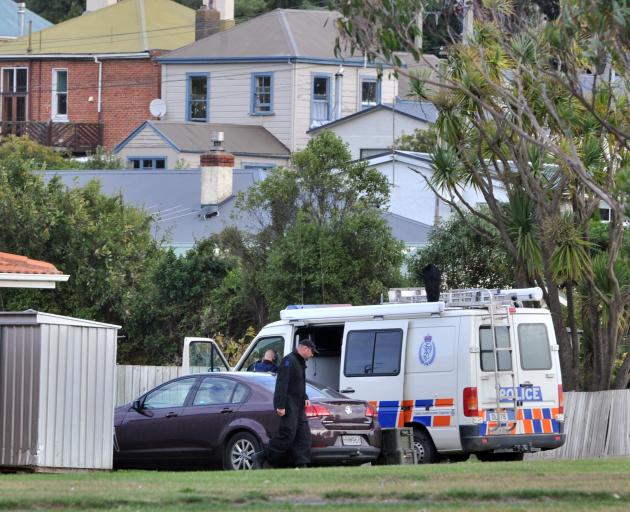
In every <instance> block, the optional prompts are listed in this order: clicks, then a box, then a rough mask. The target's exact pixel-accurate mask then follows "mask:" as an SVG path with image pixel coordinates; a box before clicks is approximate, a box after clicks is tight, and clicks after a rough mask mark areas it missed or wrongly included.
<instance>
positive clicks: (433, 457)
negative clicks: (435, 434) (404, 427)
mask: <svg viewBox="0 0 630 512" xmlns="http://www.w3.org/2000/svg"><path fill="white" fill-rule="evenodd" d="M413 448H414V450H415V452H416V456H417V463H418V464H432V463H434V462H436V461H437V459H438V454H437V450H436V449H435V445H434V444H433V439H431V436H430V435H429V433H428V432H427V431H426V430H421V429H419V428H414V429H413Z"/></svg>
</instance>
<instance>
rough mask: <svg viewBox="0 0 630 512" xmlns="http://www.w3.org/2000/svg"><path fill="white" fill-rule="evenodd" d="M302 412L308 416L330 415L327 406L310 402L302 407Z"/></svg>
mask: <svg viewBox="0 0 630 512" xmlns="http://www.w3.org/2000/svg"><path fill="white" fill-rule="evenodd" d="M304 413H305V414H306V416H307V417H308V418H313V417H318V416H330V411H329V410H328V408H327V407H324V406H323V405H320V404H311V405H307V406H306V407H305V408H304Z"/></svg>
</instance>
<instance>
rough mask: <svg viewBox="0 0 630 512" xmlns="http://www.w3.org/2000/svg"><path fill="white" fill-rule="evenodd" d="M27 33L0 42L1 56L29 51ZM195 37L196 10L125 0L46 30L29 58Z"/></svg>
mask: <svg viewBox="0 0 630 512" xmlns="http://www.w3.org/2000/svg"><path fill="white" fill-rule="evenodd" d="M28 40H29V38H28V36H24V37H20V38H18V39H16V40H15V41H9V42H6V43H3V44H1V45H0V57H1V56H7V55H22V54H25V53H27V48H28ZM194 40H195V11H194V10H193V9H190V8H188V7H185V6H183V5H180V4H178V3H176V2H173V1H172V0H122V1H120V2H118V3H116V4H114V5H110V6H109V7H104V8H102V9H98V10H96V11H92V12H88V13H85V14H83V15H82V16H77V17H76V18H72V19H70V20H67V21H64V22H63V23H59V24H58V25H54V26H52V27H49V28H45V29H44V30H41V31H40V32H38V33H37V34H36V35H35V36H33V37H32V51H31V52H30V53H28V56H29V57H33V56H35V57H37V56H38V55H48V54H55V55H56V54H64V55H66V54H74V55H83V54H87V55H90V54H118V53H138V52H146V51H149V50H173V49H175V48H179V47H181V46H184V45H186V44H189V43H190V42H192V41H194Z"/></svg>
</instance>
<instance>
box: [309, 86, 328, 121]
mask: <svg viewBox="0 0 630 512" xmlns="http://www.w3.org/2000/svg"><path fill="white" fill-rule="evenodd" d="M330 97H331V94H330V76H327V75H315V76H313V89H312V96H311V99H312V103H311V126H321V125H322V124H324V123H327V122H328V121H330V114H331V108H330Z"/></svg>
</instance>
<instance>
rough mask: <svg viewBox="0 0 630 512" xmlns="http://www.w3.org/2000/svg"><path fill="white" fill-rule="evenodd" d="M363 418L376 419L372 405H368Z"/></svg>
mask: <svg viewBox="0 0 630 512" xmlns="http://www.w3.org/2000/svg"><path fill="white" fill-rule="evenodd" d="M365 416H366V417H368V418H376V408H375V407H374V406H373V405H368V406H367V407H366V408H365Z"/></svg>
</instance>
